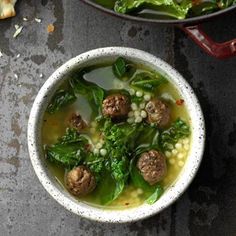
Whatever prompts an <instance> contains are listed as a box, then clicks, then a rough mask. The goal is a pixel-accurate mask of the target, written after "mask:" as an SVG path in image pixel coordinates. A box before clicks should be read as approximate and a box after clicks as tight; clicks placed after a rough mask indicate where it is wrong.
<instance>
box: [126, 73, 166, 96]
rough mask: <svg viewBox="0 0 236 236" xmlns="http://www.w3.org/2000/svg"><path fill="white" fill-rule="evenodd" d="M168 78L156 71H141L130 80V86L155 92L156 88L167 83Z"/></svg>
mask: <svg viewBox="0 0 236 236" xmlns="http://www.w3.org/2000/svg"><path fill="white" fill-rule="evenodd" d="M167 82H168V80H167V79H166V78H165V77H163V76H162V75H160V74H157V73H155V72H141V73H138V74H136V75H135V76H134V78H133V79H132V80H131V82H130V86H131V87H133V88H134V89H141V90H143V91H146V92H151V93H153V92H155V91H156V89H157V88H158V87H159V86H160V85H162V84H165V83H167Z"/></svg>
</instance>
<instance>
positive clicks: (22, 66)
mask: <svg viewBox="0 0 236 236" xmlns="http://www.w3.org/2000/svg"><path fill="white" fill-rule="evenodd" d="M17 11H18V14H17V16H16V17H15V18H12V19H9V20H5V21H1V22H0V50H1V51H2V52H3V57H2V58H0V132H1V133H0V134H1V137H0V150H1V155H0V209H1V213H0V235H4V236H5V235H34V236H38V235H142V236H143V235H161V236H166V235H172V236H174V235H176V236H185V235H201V236H205V235H206V236H209V235H213V236H224V235H225V236H234V235H236V149H235V148H236V102H235V101H236V58H234V59H230V60H227V61H219V60H216V59H214V58H210V57H209V56H207V55H206V54H204V53H203V52H202V51H201V50H200V49H199V48H198V47H197V46H196V45H195V44H194V43H193V42H192V41H191V40H189V39H188V38H186V36H185V35H184V34H183V33H182V32H180V31H179V30H177V29H174V28H167V27H163V26H157V25H145V24H136V23H131V22H125V21H122V20H120V19H115V18H110V17H108V16H105V15H103V14H102V13H100V12H97V11H95V10H93V9H91V8H89V7H87V6H85V5H83V4H82V3H80V2H79V1H78V0H71V1H66V0H63V1H62V0H53V1H47V0H42V1H38V0H28V1H23V0H21V1H19V2H18V4H17ZM25 16H27V17H28V18H29V21H28V22H23V21H22V17H25ZM34 17H39V18H42V23H41V24H39V23H36V22H35V21H34ZM235 19H236V14H235V13H233V14H231V15H230V16H225V17H223V18H222V19H218V20H217V21H215V22H212V23H208V24H207V25H206V29H207V31H208V32H210V33H211V35H214V37H215V38H216V39H218V40H223V39H230V38H233V37H236V27H235ZM49 23H54V25H55V32H54V33H53V34H51V35H48V33H47V30H46V27H47V25H48V24H49ZM15 24H20V25H21V24H23V25H24V26H25V28H24V29H23V32H22V34H21V35H19V37H18V38H16V39H13V38H12V35H13V33H14V31H15V30H14V25H15ZM115 45H119V46H130V47H135V48H139V49H143V50H145V51H148V52H151V53H153V54H154V55H156V56H158V57H161V58H162V59H164V60H166V61H167V62H169V63H170V64H171V65H173V66H174V67H175V68H176V69H177V70H179V71H180V72H181V73H182V74H183V76H184V77H185V78H186V79H187V80H188V81H189V83H190V84H191V85H192V86H193V88H194V90H195V91H196V93H197V95H198V97H199V100H200V102H201V104H202V107H203V111H204V114H205V118H206V125H207V142H206V151H205V155H204V160H203V162H202V165H201V168H200V171H199V173H198V174H197V177H196V178H195V180H194V182H193V183H192V184H191V186H190V188H189V189H188V191H187V192H186V193H185V194H184V195H183V196H182V197H181V198H180V199H179V200H178V202H177V203H176V204H174V205H173V206H172V207H170V208H168V209H166V210H165V211H164V212H162V213H161V214H160V215H157V216H155V217H152V218H150V219H147V220H144V221H141V222H137V223H134V224H124V225H109V224H101V223H95V222H91V221H89V220H85V219H81V218H80V217H78V216H76V215H74V214H72V213H70V212H68V211H67V210H65V209H64V208H63V207H61V206H60V205H59V204H57V203H56V202H55V201H54V200H53V199H52V198H51V197H49V195H48V194H47V192H46V191H45V190H44V189H43V187H42V186H41V184H40V183H39V181H38V179H37V177H36V176H35V174H34V172H33V169H32V166H31V164H30V160H29V156H28V152H27V140H26V129H27V119H28V116H29V112H30V108H31V106H32V103H33V100H34V98H35V96H36V94H37V92H38V90H39V88H40V86H41V85H42V84H43V83H44V81H45V80H46V78H47V77H48V76H49V75H50V74H51V73H52V72H53V71H54V70H55V69H56V68H57V67H58V66H59V65H61V64H62V63H64V62H65V61H66V60H68V59H69V58H71V57H73V56H76V55H77V54H79V53H81V52H84V51H86V50H89V49H92V48H97V47H103V46H115ZM19 53H20V54H21V56H20V57H19V58H17V54H19ZM41 73H43V78H40V74H41ZM14 74H17V75H18V78H15V76H14Z"/></svg>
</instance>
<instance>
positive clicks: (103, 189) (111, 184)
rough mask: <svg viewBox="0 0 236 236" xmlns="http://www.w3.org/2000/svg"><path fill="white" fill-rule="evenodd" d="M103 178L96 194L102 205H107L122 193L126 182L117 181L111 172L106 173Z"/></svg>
mask: <svg viewBox="0 0 236 236" xmlns="http://www.w3.org/2000/svg"><path fill="white" fill-rule="evenodd" d="M101 178H102V183H101V184H99V185H98V186H97V188H96V190H95V191H96V192H95V193H94V194H96V195H97V196H98V198H99V199H100V204H102V205H107V204H109V203H111V202H112V201H114V200H115V199H116V198H117V197H118V196H119V195H120V194H121V193H122V191H123V189H124V187H125V181H124V180H120V181H115V180H114V179H113V177H112V176H111V175H110V173H109V172H104V173H103V175H102V177H101Z"/></svg>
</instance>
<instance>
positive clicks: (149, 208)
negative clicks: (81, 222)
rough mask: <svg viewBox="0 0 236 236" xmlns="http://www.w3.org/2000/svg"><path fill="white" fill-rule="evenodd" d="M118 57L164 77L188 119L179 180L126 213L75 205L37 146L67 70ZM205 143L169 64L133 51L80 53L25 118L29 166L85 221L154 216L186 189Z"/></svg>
mask: <svg viewBox="0 0 236 236" xmlns="http://www.w3.org/2000/svg"><path fill="white" fill-rule="evenodd" d="M118 56H123V57H126V58H127V59H130V60H131V61H134V62H137V63H142V64H144V65H148V66H149V67H151V68H153V69H155V70H158V71H161V72H162V73H163V74H166V75H167V77H168V78H169V79H170V80H171V83H173V84H174V85H175V86H176V88H177V89H178V90H179V92H180V94H181V95H182V97H183V99H184V100H185V105H186V106H187V109H188V112H189V115H190V117H191V120H192V145H191V150H190V152H189V156H188V158H187V161H186V163H185V166H184V167H183V169H182V171H181V173H180V175H179V177H178V178H177V180H176V181H175V183H173V184H172V185H171V186H170V187H169V188H168V189H167V190H165V192H164V194H163V195H162V196H161V198H160V199H159V200H158V201H157V202H156V203H155V204H153V205H148V204H146V203H144V204H143V205H141V206H139V207H137V208H131V209H126V210H104V209H100V208H95V207H92V206H89V205H87V204H85V203H81V202H78V201H77V200H76V199H75V198H73V196H71V195H70V194H69V193H68V192H66V191H65V190H64V189H63V188H62V186H60V185H59V184H58V182H57V181H56V179H55V177H54V176H53V175H52V174H51V173H50V172H49V171H48V169H47V167H46V163H45V160H44V158H43V147H42V143H41V126H42V118H43V114H44V112H45V109H46V107H47V105H48V103H49V101H50V99H51V97H52V96H53V94H54V92H55V91H56V89H57V88H58V86H59V85H60V84H61V83H62V82H63V81H64V80H65V76H64V75H66V74H67V73H68V72H69V71H70V70H71V69H73V68H75V67H76V68H78V67H85V66H88V65H91V64H94V63H97V62H104V61H110V60H111V59H115V58H117V57H118ZM204 141H205V126H204V118H203V114H202V111H201V108H200V105H199V102H198V100H197V98H196V96H195V95H194V92H193V90H192V89H191V87H190V86H189V84H188V83H187V82H186V81H185V80H184V78H183V77H182V76H181V75H180V74H179V73H178V72H177V71H176V70H175V69H173V68H172V67H171V66H170V65H168V64H167V63H166V62H164V61H162V60H161V59H159V58H156V57H155V56H153V55H151V54H149V53H146V52H144V51H140V50H137V49H133V48H124V47H108V48H99V49H95V50H92V51H89V52H86V53H83V54H81V55H79V56H77V57H75V58H73V59H71V60H69V61H68V62H67V63H65V64H64V65H62V66H61V67H60V68H59V69H57V70H56V71H55V72H54V73H53V74H52V75H51V76H50V78H49V79H48V80H47V81H46V82H45V84H44V85H43V86H42V88H41V89H40V91H39V93H38V95H37V97H36V99H35V101H34V104H33V107H32V110H31V113H30V118H29V123H28V148H29V154H30V158H31V162H32V165H33V167H34V170H35V172H36V175H37V176H38V178H39V180H40V182H41V183H42V185H43V186H44V188H45V189H46V190H47V191H48V192H49V194H50V195H51V196H52V197H53V198H54V199H55V200H56V201H58V202H59V203H60V204H61V205H63V206H64V207H65V208H67V209H68V210H69V211H71V212H74V213H75V214H78V215H80V216H82V217H86V218H88V219H92V220H96V221H102V222H111V223H123V222H132V221H137V220H140V219H144V218H146V217H149V216H152V215H154V214H157V213H158V212H160V211H162V210H163V209H164V208H166V207H168V206H169V205H170V204H172V203H173V202H174V201H175V200H176V199H177V198H178V197H179V196H180V195H181V194H182V193H183V192H184V190H185V189H186V188H187V187H188V185H189V184H190V182H191V181H192V179H193V178H194V176H195V174H196V172H197V170H198V167H199V165H200V162H201V159H202V155H203V150H204Z"/></svg>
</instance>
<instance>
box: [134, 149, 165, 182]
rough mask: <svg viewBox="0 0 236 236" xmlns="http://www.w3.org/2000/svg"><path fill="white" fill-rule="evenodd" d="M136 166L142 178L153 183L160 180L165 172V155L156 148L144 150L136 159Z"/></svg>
mask: <svg viewBox="0 0 236 236" xmlns="http://www.w3.org/2000/svg"><path fill="white" fill-rule="evenodd" d="M137 168H138V169H139V171H140V172H141V174H142V176H143V178H144V179H145V180H146V181H147V182H148V183H149V184H150V185H154V184H156V183H157V182H159V181H161V180H162V179H163V177H164V176H165V174H166V171H167V167H166V159H165V156H164V155H163V154H162V153H160V152H158V151H156V150H150V151H148V152H144V153H143V154H142V155H141V156H140V158H139V159H138V162H137Z"/></svg>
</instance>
